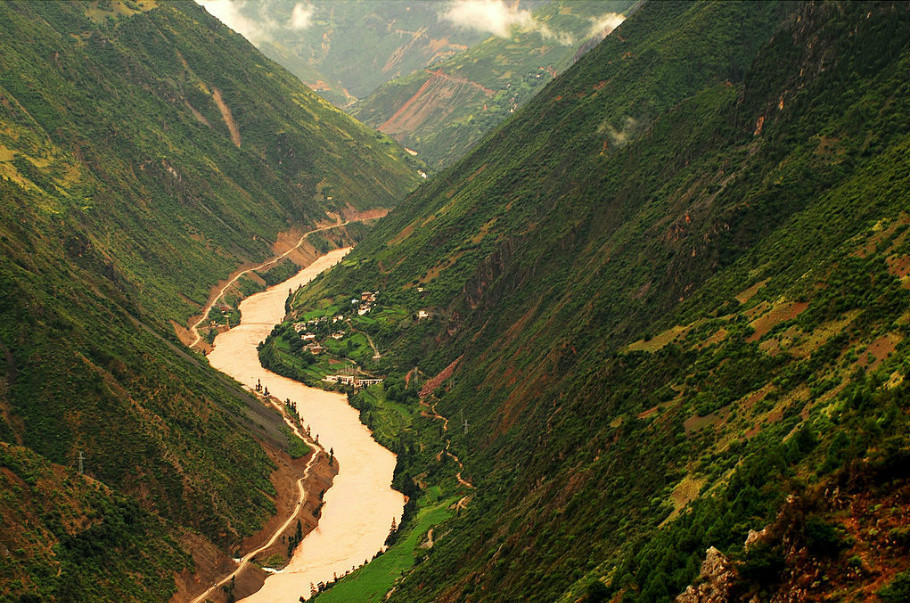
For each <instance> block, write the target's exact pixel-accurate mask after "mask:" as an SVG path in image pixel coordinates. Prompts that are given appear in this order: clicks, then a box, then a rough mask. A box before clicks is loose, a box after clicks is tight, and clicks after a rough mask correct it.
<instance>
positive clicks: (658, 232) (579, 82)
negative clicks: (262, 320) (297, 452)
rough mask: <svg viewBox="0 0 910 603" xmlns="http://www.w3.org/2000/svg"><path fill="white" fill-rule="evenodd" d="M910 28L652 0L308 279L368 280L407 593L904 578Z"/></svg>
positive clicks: (320, 297) (282, 349)
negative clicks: (706, 569) (434, 513)
mask: <svg viewBox="0 0 910 603" xmlns="http://www.w3.org/2000/svg"><path fill="white" fill-rule="evenodd" d="M908 25H910V12H908V9H907V6H906V5H902V4H897V5H895V4H891V3H874V4H873V3H866V4H862V5H858V4H835V3H806V4H794V3H781V4H775V3H742V4H733V3H701V2H696V3H663V2H659V3H646V4H645V5H643V6H642V7H641V8H640V9H639V10H638V11H637V12H635V13H634V14H633V15H632V16H631V17H630V18H629V19H628V20H627V21H626V22H625V23H624V24H623V25H622V26H621V27H620V28H619V29H618V30H617V32H616V34H619V35H612V36H609V37H608V38H607V39H606V40H605V41H604V42H603V43H601V44H600V45H599V46H598V47H597V48H595V49H594V50H592V51H591V52H590V53H589V54H587V55H586V56H584V57H583V58H582V59H581V60H579V61H578V63H576V64H575V65H574V66H573V67H572V68H571V69H569V70H568V71H567V72H566V73H565V74H564V75H563V76H562V77H560V78H558V79H557V80H556V81H555V82H553V83H552V84H551V85H549V86H548V87H547V88H546V90H544V92H543V93H542V94H540V95H538V96H537V97H535V98H534V99H533V100H532V101H531V102H530V103H529V104H528V105H527V106H526V108H525V109H524V110H522V111H521V112H520V113H519V114H518V115H516V117H515V118H514V119H513V120H511V121H510V122H509V123H508V124H507V125H506V126H505V127H504V128H501V129H500V130H498V131H497V132H495V133H494V134H493V135H492V136H490V137H489V139H487V140H486V141H485V142H484V143H483V144H482V145H480V146H479V147H478V148H477V149H476V150H475V151H473V152H472V153H471V154H470V155H469V156H468V157H466V158H465V159H464V160H462V161H461V162H459V163H458V164H457V165H456V166H454V167H453V168H452V169H450V170H447V171H446V172H444V173H442V174H441V175H440V176H438V177H437V178H435V179H434V180H433V181H432V182H430V183H429V184H428V185H427V186H425V187H422V188H421V189H420V190H419V191H418V192H417V193H415V194H414V195H413V196H412V197H411V198H410V199H409V201H408V202H407V203H406V204H405V206H403V207H401V208H400V209H399V210H397V211H395V212H393V213H392V214H390V215H389V216H388V217H387V218H386V219H384V220H383V221H382V222H381V223H380V224H379V225H378V227H377V229H376V230H375V231H373V233H371V235H370V236H369V237H368V238H367V239H366V240H365V241H364V242H363V243H362V244H361V245H359V246H358V248H357V250H355V252H354V253H353V254H351V256H349V257H348V258H347V259H346V260H345V268H344V269H342V270H339V271H337V272H335V273H333V274H331V275H328V276H327V277H326V278H324V279H322V280H320V281H319V282H318V283H316V284H315V285H314V286H312V287H311V288H309V289H307V290H305V291H303V292H301V293H298V294H297V296H296V297H295V299H294V302H293V305H292V309H293V311H292V315H291V316H292V318H294V319H295V320H300V317H303V316H305V317H306V318H308V319H312V318H315V317H317V316H318V315H320V313H326V312H328V313H331V314H335V313H337V312H338V311H339V308H340V307H341V306H342V305H343V304H345V303H349V300H350V298H351V294H352V293H355V292H359V291H370V292H373V293H375V292H377V291H378V292H379V293H378V294H376V295H375V297H376V299H375V301H374V302H373V303H372V305H371V307H370V309H369V313H365V314H364V315H363V316H361V317H358V318H352V319H351V323H350V324H351V326H352V327H353V328H354V329H355V330H356V331H360V332H364V333H367V334H370V335H371V338H372V343H373V344H374V345H375V346H376V348H377V349H378V350H379V352H381V354H380V356H381V358H378V359H376V358H371V357H370V356H356V357H354V359H355V360H357V361H358V362H359V363H360V365H361V367H362V368H363V369H364V370H366V371H369V372H370V373H371V374H373V375H377V376H383V377H386V382H385V383H384V384H383V385H382V386H374V387H373V388H370V389H369V390H365V391H364V392H362V393H357V394H356V395H354V396H353V398H352V400H353V402H354V403H355V404H357V405H358V406H359V407H360V408H362V409H363V410H362V417H363V418H364V420H365V421H367V422H369V423H370V424H371V425H374V426H375V427H377V428H379V429H380V432H379V433H380V434H381V437H383V438H384V439H385V440H386V441H388V442H389V443H390V445H392V446H394V447H395V448H396V449H397V450H398V451H399V453H400V457H399V458H400V467H399V471H398V475H397V480H398V482H397V483H398V484H399V485H400V487H401V488H403V491H405V492H406V493H408V494H409V496H411V499H412V500H414V501H417V502H416V505H417V506H416V507H412V509H411V511H412V515H411V516H410V519H409V521H408V522H406V526H405V528H403V529H404V536H403V537H402V542H401V543H396V545H395V546H396V547H403V546H405V541H406V539H410V536H409V534H411V533H413V534H416V535H417V536H419V538H422V539H423V540H425V544H426V545H427V546H424V545H421V547H422V548H419V549H417V548H414V549H413V555H412V558H411V563H412V564H413V563H417V565H416V567H415V568H414V569H413V570H410V571H409V573H407V574H406V575H405V577H404V578H403V579H401V580H398V581H396V582H395V584H394V590H393V592H392V593H391V599H390V600H401V601H414V600H428V601H429V600H435V601H454V600H468V601H479V600H484V601H486V600H540V601H545V600H546V601H549V600H564V601H577V600H580V599H583V600H588V601H605V600H623V601H663V600H667V599H670V598H673V597H675V596H676V595H677V594H680V593H682V592H683V591H684V590H685V589H686V587H687V585H690V584H692V583H693V581H695V579H696V578H697V576H698V574H699V568H700V566H701V564H702V561H703V560H704V559H705V555H706V552H705V551H706V549H708V548H709V547H711V546H714V547H717V549H719V550H720V551H722V553H723V554H724V555H726V556H729V557H730V559H724V560H723V562H722V563H720V564H719V566H723V567H726V568H728V571H727V573H726V574H725V575H724V577H723V580H721V581H720V582H722V583H725V584H726V585H727V588H729V590H728V591H727V595H729V596H730V597H733V598H736V599H737V600H738V599H740V598H741V599H742V600H750V599H751V597H753V596H758V600H790V599H786V597H788V596H791V595H793V594H794V593H797V596H800V597H806V598H816V599H817V598H824V597H832V598H839V599H840V598H844V599H849V598H851V597H859V598H864V599H868V598H874V597H875V596H876V595H875V593H879V594H880V596H881V597H882V599H884V600H900V597H901V596H904V595H902V594H901V593H903V592H905V591H904V590H901V589H906V583H907V578H906V576H907V575H908V574H907V572H908V567H907V565H908V564H907V559H908V549H907V539H906V529H907V528H906V526H907V522H908V520H910V516H908V513H907V509H908V499H907V487H908V482H907V474H906V468H905V460H906V457H907V454H908V450H910V441H908V439H907V435H906V434H907V433H908V431H907V428H908V412H907V408H908V406H907V401H908V396H907V389H906V388H907V386H906V384H905V383H904V380H905V378H906V374H907V367H908V356H907V347H906V344H905V341H904V340H905V339H906V337H907V335H908V331H907V325H908V316H910V294H908V291H907V282H906V281H907V274H908V273H907V266H906V265H905V264H906V263H907V261H906V260H907V258H908V257H910V255H908V254H910V248H908V242H907V241H908V239H907V233H908V232H910V231H908V226H910V217H908V215H907V213H906V204H905V203H904V199H906V197H907V194H908V190H910V180H908V174H910V171H908V167H910V166H908V163H907V157H910V154H908V150H910V148H908V145H910V119H908V116H910V107H908V99H910V94H908V92H910V90H908V82H907V80H906V77H905V75H906V73H907V68H908V66H910V43H908V39H907V37H906V35H905V32H906V31H907V28H908ZM360 307H361V309H362V310H363V309H364V306H363V305H361V306H360ZM348 308H350V305H348ZM346 337H352V343H351V344H350V345H348V346H347V350H345V349H344V348H343V347H340V348H339V349H338V350H337V352H338V353H340V354H344V353H345V352H350V351H356V350H358V349H359V348H358V346H357V344H356V340H353V336H352V335H350V334H348V335H346ZM341 341H342V342H344V341H345V340H344V339H341ZM287 342H288V337H287V330H283V329H278V330H276V332H275V337H274V338H273V339H272V344H271V349H273V350H274V352H272V353H269V352H268V351H266V352H265V353H264V356H267V357H269V360H271V361H272V362H273V364H274V365H276V367H277V368H279V369H283V370H286V371H287V372H289V373H290V372H291V371H293V370H299V364H300V361H299V360H295V359H294V358H295V357H294V356H293V354H292V353H291V350H290V348H289V346H288V343H287ZM290 347H292V346H290ZM305 362H306V359H304V361H303V363H305ZM415 381H416V382H417V383H419V385H416V384H415ZM418 388H419V395H420V402H419V403H418V402H417V397H418V396H417V392H418ZM448 497H452V498H451V499H450V498H448ZM445 500H454V501H458V502H457V504H454V503H453V506H452V507H449V516H452V515H454V516H455V517H453V518H450V519H447V520H446V519H445V517H442V518H437V520H436V523H437V524H438V525H436V526H435V527H434V530H433V532H432V533H428V532H427V531H426V530H427V525H426V522H425V520H424V518H425V517H426V511H428V510H429V509H430V508H431V507H432V506H433V505H438V504H439V503H440V502H442V501H445ZM439 522H443V523H439ZM766 526H768V529H767V530H764V531H762V530H763V528H765V527H766ZM873 526H878V527H875V528H873ZM409 530H412V531H413V532H409ZM750 530H755V531H756V532H761V533H760V534H755V535H751V536H750ZM885 534H887V536H885ZM747 536H748V537H749V539H750V545H749V546H748V547H746V546H745V542H746V539H747ZM712 555H713V556H712V557H711V558H712V559H713V560H715V561H716V560H717V559H718V557H717V556H716V555H714V554H713V553H712ZM722 556H723V555H722ZM405 567H406V568H408V569H409V568H410V566H409V565H407V566H405ZM368 574H369V571H368V570H364V572H363V573H362V574H360V575H362V576H364V578H360V577H358V575H355V576H353V577H351V578H349V579H346V580H345V581H343V582H342V583H341V584H339V585H338V586H336V587H335V588H346V586H344V585H345V584H346V583H349V582H354V581H356V580H361V579H363V580H366V579H367V578H366V577H367V576H368ZM704 584H707V582H705V583H703V584H702V586H700V587H699V588H704ZM388 586H389V587H391V586H392V583H391V582H390V583H388ZM387 590H388V589H387ZM693 590H694V589H693ZM326 596H327V597H331V591H330V592H329V593H328V594H327V595H326ZM889 597H890V598H889ZM689 600H698V599H689ZM800 600H803V599H800Z"/></svg>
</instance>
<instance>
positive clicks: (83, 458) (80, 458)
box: [79, 450, 85, 475]
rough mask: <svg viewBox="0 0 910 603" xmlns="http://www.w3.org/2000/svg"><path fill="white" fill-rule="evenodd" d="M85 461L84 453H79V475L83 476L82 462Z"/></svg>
mask: <svg viewBox="0 0 910 603" xmlns="http://www.w3.org/2000/svg"><path fill="white" fill-rule="evenodd" d="M83 460H85V457H83V456H82V451H81V450H80V451H79V475H82V474H83V472H82V461H83Z"/></svg>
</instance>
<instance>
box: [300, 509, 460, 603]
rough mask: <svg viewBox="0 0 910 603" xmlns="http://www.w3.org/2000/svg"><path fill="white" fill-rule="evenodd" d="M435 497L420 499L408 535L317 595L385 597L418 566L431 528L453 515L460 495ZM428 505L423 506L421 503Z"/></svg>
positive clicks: (329, 602)
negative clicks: (423, 542) (422, 548)
mask: <svg viewBox="0 0 910 603" xmlns="http://www.w3.org/2000/svg"><path fill="white" fill-rule="evenodd" d="M434 498H435V497H425V498H421V500H420V501H419V502H418V511H417V519H416V522H415V523H413V524H412V525H413V527H412V528H410V529H408V530H407V534H406V536H404V537H403V538H401V539H399V541H398V542H397V543H395V544H394V545H392V546H391V547H389V549H388V550H387V551H386V552H385V553H383V554H382V555H380V556H379V557H377V558H376V559H374V560H373V561H371V562H370V563H369V564H368V565H366V566H364V567H362V568H360V569H358V570H357V571H355V572H353V573H351V574H350V575H348V576H346V577H344V578H343V579H342V580H340V581H339V582H338V583H337V584H336V585H335V586H333V587H332V588H331V589H330V590H328V591H326V592H324V593H322V594H320V595H319V597H317V598H316V601H318V602H319V603H333V602H335V601H338V602H345V601H382V600H383V599H384V598H385V595H386V593H387V592H389V590H390V589H391V588H392V586H393V585H394V583H395V580H396V579H397V578H398V577H399V576H401V575H402V574H403V573H404V572H406V571H407V570H409V569H410V568H411V567H413V566H414V562H415V560H416V559H417V556H418V554H419V549H418V545H419V544H420V543H421V542H422V541H424V540H426V538H425V536H426V534H427V532H428V531H429V530H430V528H432V527H433V526H435V525H437V524H439V523H442V522H443V521H445V520H446V519H448V518H450V517H452V512H451V511H450V510H449V507H451V506H452V505H453V504H455V501H457V500H458V497H450V498H446V499H444V500H442V501H439V500H438V499H437V500H436V502H435V504H432V503H429V502H428V500H433V499H434ZM422 503H423V504H426V506H421V504H422Z"/></svg>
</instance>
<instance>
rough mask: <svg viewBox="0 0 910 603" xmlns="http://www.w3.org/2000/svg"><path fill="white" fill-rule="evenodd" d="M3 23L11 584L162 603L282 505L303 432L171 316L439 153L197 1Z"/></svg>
mask: <svg viewBox="0 0 910 603" xmlns="http://www.w3.org/2000/svg"><path fill="white" fill-rule="evenodd" d="M0 29H2V33H3V35H2V36H0V176H2V178H0V198H2V203H0V482H2V486H0V491H2V493H3V496H2V497H0V498H2V500H0V517H2V522H0V536H2V537H0V540H2V549H0V559H2V563H0V599H3V600H22V601H25V600H48V601H53V600H57V601H63V600H66V601H70V600H73V601H76V600H94V601H99V600H104V601H112V600H118V601H123V600H130V601H155V600H166V599H168V598H169V597H170V596H171V595H172V594H173V592H174V589H175V582H174V581H175V575H177V574H178V573H180V572H183V571H185V573H189V572H190V571H191V570H193V569H194V563H195V562H194V560H193V558H192V557H191V555H190V553H191V552H193V553H197V552H199V551H201V550H206V551H210V552H211V551H217V550H218V549H216V547H215V546H214V545H217V547H220V550H222V551H227V552H233V549H234V547H236V546H238V545H239V543H241V541H242V540H243V538H244V537H246V536H248V535H250V534H251V533H253V532H254V531H255V530H256V529H258V528H260V527H261V526H262V524H263V522H264V521H265V520H266V519H267V518H268V517H269V516H270V515H271V514H272V513H274V510H275V507H274V495H275V489H274V486H273V484H272V483H271V481H270V475H271V472H272V470H273V469H274V465H273V463H272V462H271V461H270V459H269V457H268V455H267V454H266V451H265V448H267V449H268V450H270V451H271V452H272V453H275V454H279V451H280V450H281V449H283V448H287V445H288V442H287V437H286V436H285V434H284V433H283V432H282V431H281V430H280V427H279V424H280V421H279V420H278V418H277V416H273V414H271V413H269V412H268V411H266V409H264V408H263V407H262V405H261V404H260V403H259V402H257V401H255V400H253V399H252V398H250V397H249V396H247V395H246V394H245V393H244V392H242V391H241V390H240V389H239V388H238V387H237V386H236V384H232V383H229V382H228V381H226V380H224V379H223V378H221V377H220V376H219V375H218V374H216V373H214V371H212V370H211V369H210V368H208V367H207V365H206V363H205V361H204V359H203V357H202V356H200V355H195V354H190V353H189V352H187V351H186V349H185V348H184V346H183V345H182V344H180V342H179V340H178V339H177V337H176V335H175V334H174V325H183V324H185V323H186V320H187V319H188V317H189V316H190V315H192V314H196V313H198V312H199V311H200V310H201V308H202V307H203V305H204V304H205V302H206V300H207V297H208V294H209V291H210V290H211V288H212V287H213V286H214V285H215V284H216V283H217V282H218V281H219V280H221V279H224V278H226V277H227V276H228V274H229V273H230V272H231V271H232V270H234V269H235V268H236V267H237V266H239V265H240V264H241V263H244V262H253V261H257V260H258V261H261V260H263V259H265V258H268V257H271V256H272V254H273V251H272V243H273V242H275V241H276V238H277V237H278V235H279V233H282V232H298V233H299V232H302V231H305V230H309V229H311V228H313V227H314V226H315V225H318V224H327V223H334V222H335V221H336V220H342V219H345V218H352V219H353V218H356V217H357V216H358V215H360V212H363V211H366V210H375V209H377V208H389V207H391V206H393V205H395V204H396V203H397V202H398V201H399V200H400V199H401V198H402V196H403V195H404V194H405V193H406V192H407V191H409V190H411V189H412V188H413V187H414V186H415V185H416V183H417V182H418V180H420V178H419V176H418V173H417V170H418V168H419V167H420V166H419V165H418V164H416V163H413V162H412V160H411V159H410V158H409V156H408V155H407V154H406V153H405V152H404V150H403V149H401V148H400V147H399V146H398V145H397V144H396V143H395V142H394V141H392V140H390V139H388V138H386V137H384V136H382V135H381V134H377V133H375V132H373V131H371V130H369V129H367V128H365V127H364V126H362V125H361V124H359V123H357V122H355V121H354V120H352V119H351V118H349V117H348V116H347V115H345V114H343V113H341V112H340V111H338V110H336V109H335V108H334V107H332V106H331V105H329V104H328V103H327V102H326V101H324V100H322V99H321V98H319V97H318V96H317V95H316V94H315V93H313V92H312V91H311V90H309V89H308V88H306V87H305V86H303V85H302V84H301V83H300V82H299V81H298V80H297V79H296V78H295V77H294V76H292V75H291V74H290V73H288V72H286V71H285V70H284V69H282V68H280V67H279V66H278V65H276V64H275V63H273V62H271V61H270V60H268V59H266V58H265V57H263V56H262V55H261V54H260V53H259V52H258V51H256V50H255V49H254V48H253V47H252V46H251V45H250V44H249V43H248V42H247V41H246V40H244V39H243V38H242V37H240V36H238V35H236V34H234V33H233V32H231V31H229V30H228V29H227V28H225V27H224V26H223V25H222V24H221V23H219V22H218V21H217V20H216V19H214V18H213V17H211V16H209V15H208V14H206V13H205V11H204V10H203V9H202V8H201V7H199V6H198V5H196V4H195V3H192V2H164V3H156V2H151V1H145V0H144V1H137V2H132V1H127V2H83V3H75V2H3V3H2V4H0ZM351 236H352V235H351V234H349V233H347V232H345V230H344V229H340V230H338V231H335V232H333V233H331V234H330V235H329V236H328V238H326V239H324V240H323V241H321V242H319V241H317V242H316V243H318V244H321V245H323V246H326V247H329V246H333V245H336V244H338V243H340V242H350V240H351ZM311 252H312V248H311ZM282 269H283V270H286V269H288V267H287V266H283V267H282ZM260 285H261V281H260ZM253 286H255V285H253ZM80 454H82V455H83V456H84V468H85V474H86V478H80V477H78V476H77V475H76V473H75V471H76V469H75V468H76V466H77V464H78V457H79V456H80ZM190 543H194V544H193V546H192V547H191V546H190ZM213 543H214V544H213ZM196 568H198V565H197V566H196Z"/></svg>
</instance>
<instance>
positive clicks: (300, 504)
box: [191, 396, 334, 603]
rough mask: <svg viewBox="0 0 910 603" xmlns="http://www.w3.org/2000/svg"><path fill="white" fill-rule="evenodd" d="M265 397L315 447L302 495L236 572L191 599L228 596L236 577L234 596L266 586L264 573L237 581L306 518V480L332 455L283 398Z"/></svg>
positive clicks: (300, 481)
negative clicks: (304, 427)
mask: <svg viewBox="0 0 910 603" xmlns="http://www.w3.org/2000/svg"><path fill="white" fill-rule="evenodd" d="M264 399H265V400H266V401H267V402H268V403H269V404H270V405H271V406H273V407H274V408H275V409H276V410H277V411H278V412H280V413H281V416H282V419H283V420H284V423H285V425H287V426H288V428H289V429H291V431H292V432H293V433H294V435H296V436H297V437H299V438H300V439H301V440H303V441H304V442H306V444H307V446H309V447H310V449H311V451H312V452H311V453H310V455H309V459H308V460H307V463H306V465H305V467H304V470H303V475H301V477H300V478H299V479H298V480H297V482H296V484H297V490H298V498H297V502H296V505H295V506H294V508H293V510H292V512H291V513H290V515H289V516H288V517H287V519H285V521H284V522H283V523H282V524H281V525H280V526H279V527H278V528H277V529H275V531H274V532H273V533H272V535H271V537H270V538H269V539H268V540H267V541H266V542H265V543H264V544H262V545H259V546H257V547H256V548H254V549H252V550H250V551H249V552H248V553H246V554H245V555H243V556H242V557H241V558H240V559H239V560H238V559H235V560H234V562H235V563H236V564H237V567H235V568H234V570H233V571H232V572H230V573H229V574H227V575H226V576H224V577H223V578H221V579H220V580H218V581H217V582H215V583H214V584H212V585H211V586H209V588H208V589H207V590H206V591H205V592H203V593H202V594H200V595H198V596H196V597H195V598H193V599H192V600H191V603H202V602H203V601H205V600H207V599H215V598H220V597H221V596H224V595H225V592H224V590H223V587H225V586H226V585H228V584H229V583H231V581H232V580H234V585H235V586H234V587H233V592H232V594H233V595H234V597H235V598H236V599H240V598H242V597H244V596H246V595H247V594H250V593H251V592H255V591H257V590H258V589H259V588H260V587H261V586H262V582H263V578H262V577H261V576H260V577H259V579H256V578H255V577H254V578H253V579H252V580H245V581H244V584H242V585H241V586H240V588H237V586H236V585H237V584H238V582H239V579H240V576H241V572H243V571H244V570H245V569H247V568H250V567H252V566H251V562H253V560H254V559H255V558H256V556H257V555H259V554H261V553H263V552H265V551H267V550H268V549H270V548H272V547H273V546H274V545H275V544H276V543H277V542H278V539H279V538H280V537H281V536H282V535H284V534H285V533H286V532H287V531H288V530H289V529H291V532H293V529H292V527H293V525H294V521H295V520H298V521H300V520H301V519H302V518H301V512H302V511H303V509H304V507H305V506H306V503H307V498H308V497H309V496H311V495H312V494H313V492H312V486H311V487H310V488H309V489H308V488H307V487H306V486H305V484H306V483H307V481H308V480H309V477H310V472H311V470H312V469H313V467H314V466H315V464H316V463H317V460H318V459H319V458H320V455H321V456H323V457H326V459H327V458H328V455H327V454H326V452H325V449H324V448H323V447H322V446H320V445H319V444H318V443H317V442H316V441H315V440H313V439H312V438H311V437H310V434H309V432H308V431H307V432H304V431H302V430H301V429H300V427H299V425H298V423H299V421H294V420H293V419H292V418H291V417H290V415H289V414H288V412H287V410H286V409H285V408H284V405H283V404H281V402H280V401H279V400H277V399H276V398H274V397H272V396H269V397H266V398H264ZM330 463H332V464H334V463H333V461H330ZM312 529H315V525H313V526H309V529H307V530H306V531H305V532H304V536H305V535H306V533H308V532H309V531H310V530H312Z"/></svg>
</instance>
